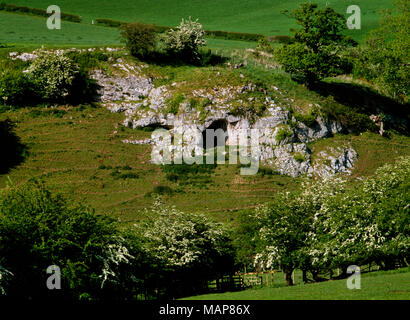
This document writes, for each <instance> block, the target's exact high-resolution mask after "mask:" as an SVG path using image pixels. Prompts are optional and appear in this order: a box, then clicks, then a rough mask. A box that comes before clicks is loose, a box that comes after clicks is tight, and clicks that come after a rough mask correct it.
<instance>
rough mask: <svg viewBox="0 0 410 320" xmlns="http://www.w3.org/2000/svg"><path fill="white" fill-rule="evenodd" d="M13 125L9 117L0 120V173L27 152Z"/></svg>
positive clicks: (6, 170)
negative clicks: (0, 153) (0, 154)
mask: <svg viewBox="0 0 410 320" xmlns="http://www.w3.org/2000/svg"><path fill="white" fill-rule="evenodd" d="M14 127H15V123H14V122H12V121H11V120H9V119H6V120H4V121H0V150H1V152H2V156H1V157H0V174H4V173H7V172H8V171H9V170H10V168H13V167H15V166H16V165H18V164H20V163H21V162H22V161H23V160H24V158H25V156H27V154H28V151H27V147H26V146H25V145H24V144H22V143H21V141H20V137H19V136H17V135H16V133H15V132H14ZM0 240H1V236H0Z"/></svg>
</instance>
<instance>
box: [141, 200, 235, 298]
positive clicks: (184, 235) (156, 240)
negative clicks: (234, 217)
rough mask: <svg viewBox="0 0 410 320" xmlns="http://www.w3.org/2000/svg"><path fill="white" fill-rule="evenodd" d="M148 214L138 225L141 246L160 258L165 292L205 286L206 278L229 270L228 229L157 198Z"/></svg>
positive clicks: (184, 292)
mask: <svg viewBox="0 0 410 320" xmlns="http://www.w3.org/2000/svg"><path fill="white" fill-rule="evenodd" d="M147 216H148V218H147V219H146V220H145V221H144V222H143V223H142V225H141V226H140V227H139V229H140V233H141V234H142V237H143V239H144V240H143V242H144V247H145V248H146V250H147V251H148V252H150V253H152V254H153V256H154V257H156V258H157V259H158V260H159V261H160V265H162V266H163V270H164V271H168V275H169V276H168V277H166V278H165V279H163V287H165V289H166V291H168V295H172V296H176V297H178V296H182V295H189V294H192V293H193V291H197V290H198V288H202V289H203V290H206V291H207V290H208V288H207V280H212V279H215V277H217V276H218V275H219V274H223V272H230V271H233V258H232V250H231V247H230V244H229V238H228V233H227V232H226V230H225V229H224V228H223V227H222V225H220V224H218V223H214V222H212V221H210V220H209V219H208V218H207V217H206V216H204V215H199V214H192V213H187V212H181V211H179V210H177V209H176V208H174V207H168V206H165V205H164V204H163V203H162V202H161V200H160V198H157V199H156V201H155V203H154V206H153V208H152V209H151V211H148V212H147Z"/></svg>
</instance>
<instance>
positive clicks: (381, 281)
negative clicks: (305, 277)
mask: <svg viewBox="0 0 410 320" xmlns="http://www.w3.org/2000/svg"><path fill="white" fill-rule="evenodd" d="M409 299H410V269H409V268H405V269H401V270H394V271H386V272H383V271H377V272H371V273H367V274H362V275H361V289H354V290H350V289H348V288H347V285H346V280H345V279H344V280H333V281H325V282H320V283H312V284H299V285H295V286H293V287H284V286H280V287H263V288H258V289H248V290H244V291H238V292H226V293H220V294H206V295H200V296H194V297H189V298H185V299H183V300H409Z"/></svg>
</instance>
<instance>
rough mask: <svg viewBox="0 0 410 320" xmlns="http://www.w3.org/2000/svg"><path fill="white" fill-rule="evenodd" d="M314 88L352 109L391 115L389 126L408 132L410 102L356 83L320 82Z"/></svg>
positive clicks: (359, 111) (367, 113) (363, 112)
mask: <svg viewBox="0 0 410 320" xmlns="http://www.w3.org/2000/svg"><path fill="white" fill-rule="evenodd" d="M312 90H314V91H315V92H317V93H319V94H320V95H321V96H324V97H333V98H334V100H335V101H336V102H338V103H340V104H343V105H345V106H347V107H349V108H350V109H352V110H354V111H356V112H358V113H362V114H365V115H368V116H370V115H371V114H375V115H377V114H380V113H383V114H386V115H389V117H390V120H389V121H388V122H389V128H391V129H394V130H396V131H398V132H400V133H403V134H408V133H409V127H410V119H409V115H410V104H409V103H400V102H398V101H396V100H394V99H391V98H389V97H386V96H383V95H381V94H379V93H378V92H376V91H375V90H373V89H370V88H367V87H363V86H360V85H358V84H354V83H342V82H331V83H329V82H320V83H317V84H316V85H315V86H314V87H312Z"/></svg>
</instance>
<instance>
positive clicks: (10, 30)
mask: <svg viewBox="0 0 410 320" xmlns="http://www.w3.org/2000/svg"><path fill="white" fill-rule="evenodd" d="M7 2H8V3H13V4H18V5H25V6H30V7H36V8H43V9H46V8H47V7H48V6H49V5H50V3H49V2H48V1H46V0H32V1H30V2H29V3H27V1H23V0H9V1H7ZM302 2H303V1H300V0H292V1H286V2H284V1H279V0H259V1H247V0H238V1H233V0H218V1H216V0H210V1H199V0H190V1H185V0H176V1H166V0H157V1H149V0H118V1H115V2H112V1H107V0H101V1H99V0H98V1H97V0H91V1H82V0H60V1H58V3H55V4H57V5H59V6H60V7H61V10H62V11H63V12H67V13H74V14H78V15H80V16H82V18H83V21H82V23H81V24H76V23H68V22H63V23H62V29H61V30H48V29H47V28H46V24H45V21H46V20H45V19H44V18H37V17H33V16H21V15H18V14H5V13H0V28H1V29H0V30H1V31H0V43H1V42H5V43H31V44H33V43H36V44H89V45H105V44H111V45H113V44H118V41H119V40H118V32H117V31H116V30H115V29H111V30H107V28H104V27H97V26H93V25H92V24H91V23H92V21H93V20H95V19H98V18H109V19H114V20H120V21H130V22H131V21H141V22H146V23H155V24H157V25H165V26H176V25H177V24H178V23H179V22H180V20H181V18H187V17H189V16H192V17H194V18H199V20H200V22H201V23H202V24H203V25H204V28H205V29H207V30H223V31H237V32H248V33H262V34H266V35H286V34H290V32H289V29H290V28H293V27H295V24H294V22H293V20H292V19H289V18H287V17H286V16H284V15H283V14H281V10H284V9H289V10H292V9H294V8H296V7H297V6H298V5H299V4H300V3H302ZM316 2H317V3H319V4H320V5H324V4H325V3H326V2H328V3H329V5H330V6H331V7H333V8H334V9H335V10H337V11H338V12H340V13H343V14H345V12H346V9H347V7H348V6H349V5H351V4H352V3H351V1H349V0H339V1H325V0H318V1H316ZM391 6H392V3H391V1H390V0H382V1H377V2H376V1H370V0H365V1H361V2H360V8H361V11H362V29H361V30H352V31H348V34H350V35H351V36H353V37H354V38H356V39H358V40H360V39H362V38H363V36H364V35H365V34H367V33H368V31H370V30H372V29H374V28H376V27H377V22H378V20H379V18H380V14H379V12H380V10H381V9H384V8H388V7H391ZM346 16H347V15H346Z"/></svg>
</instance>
